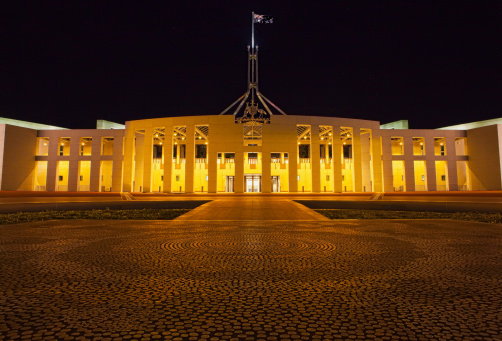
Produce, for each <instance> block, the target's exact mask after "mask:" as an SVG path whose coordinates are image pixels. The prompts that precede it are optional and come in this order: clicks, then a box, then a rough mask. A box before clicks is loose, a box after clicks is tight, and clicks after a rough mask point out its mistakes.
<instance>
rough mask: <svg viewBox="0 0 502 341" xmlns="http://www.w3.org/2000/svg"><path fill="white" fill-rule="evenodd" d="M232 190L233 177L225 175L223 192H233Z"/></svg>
mask: <svg viewBox="0 0 502 341" xmlns="http://www.w3.org/2000/svg"><path fill="white" fill-rule="evenodd" d="M233 191H234V177H233V176H227V177H226V179H225V192H233Z"/></svg>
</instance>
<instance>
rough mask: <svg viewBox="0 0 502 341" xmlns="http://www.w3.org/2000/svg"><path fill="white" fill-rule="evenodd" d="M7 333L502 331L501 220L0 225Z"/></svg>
mask: <svg viewBox="0 0 502 341" xmlns="http://www.w3.org/2000/svg"><path fill="white" fill-rule="evenodd" d="M0 231H1V233H0V267H1V268H0V270H1V272H0V274H1V276H0V339H1V340H12V339H33V340H37V339H38V340H40V339H57V340H65V339H68V340H70V339H77V340H86V339H89V340H91V339H93V340H99V339H102V340H103V339H105V340H122V339H124V340H125V339H139V340H150V339H168V340H332V339H341V340H353V339H354V340H502V337H501V333H502V332H501V329H502V252H501V249H502V248H501V246H502V226H500V225H488V224H482V223H468V222H456V221H441V220H432V221H431V220H427V221H425V220H424V221H421V220H400V221H385V220H378V221H343V222H334V221H315V222H314V221H312V222H308V221H305V222H281V221H268V222H266V221H262V222H260V221H253V222H246V221H236V222H231V221H226V222H214V221H213V222H201V221H198V222H183V221H169V222H165V221H78V220H77V221H49V222H47V221H46V222H37V223H29V224H21V225H9V226H1V227H0Z"/></svg>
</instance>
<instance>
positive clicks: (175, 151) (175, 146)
mask: <svg viewBox="0 0 502 341" xmlns="http://www.w3.org/2000/svg"><path fill="white" fill-rule="evenodd" d="M176 156H178V145H177V144H175V145H173V159H176Z"/></svg>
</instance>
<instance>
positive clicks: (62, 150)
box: [58, 137, 78, 156]
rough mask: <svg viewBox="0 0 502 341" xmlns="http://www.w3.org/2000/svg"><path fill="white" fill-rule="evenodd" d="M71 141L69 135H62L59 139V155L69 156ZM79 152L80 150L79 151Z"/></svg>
mask: <svg viewBox="0 0 502 341" xmlns="http://www.w3.org/2000/svg"><path fill="white" fill-rule="evenodd" d="M70 141H71V139H70V138H69V137H60V138H59V140H58V146H59V150H58V155H59V156H63V155H64V156H68V155H70ZM77 153H78V152H77Z"/></svg>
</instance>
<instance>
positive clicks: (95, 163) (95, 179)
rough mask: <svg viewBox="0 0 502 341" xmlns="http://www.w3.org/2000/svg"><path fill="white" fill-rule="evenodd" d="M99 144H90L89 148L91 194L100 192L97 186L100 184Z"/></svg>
mask: <svg viewBox="0 0 502 341" xmlns="http://www.w3.org/2000/svg"><path fill="white" fill-rule="evenodd" d="M100 147H101V146H100V144H99V143H94V141H93V143H92V146H91V155H92V156H91V179H90V183H89V184H90V186H89V189H90V191H91V192H99V191H101V188H99V184H100V183H101V181H100V180H101V179H100V177H101V174H100V169H101V160H100V159H101V158H100ZM77 151H78V149H77ZM70 153H71V150H70Z"/></svg>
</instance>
